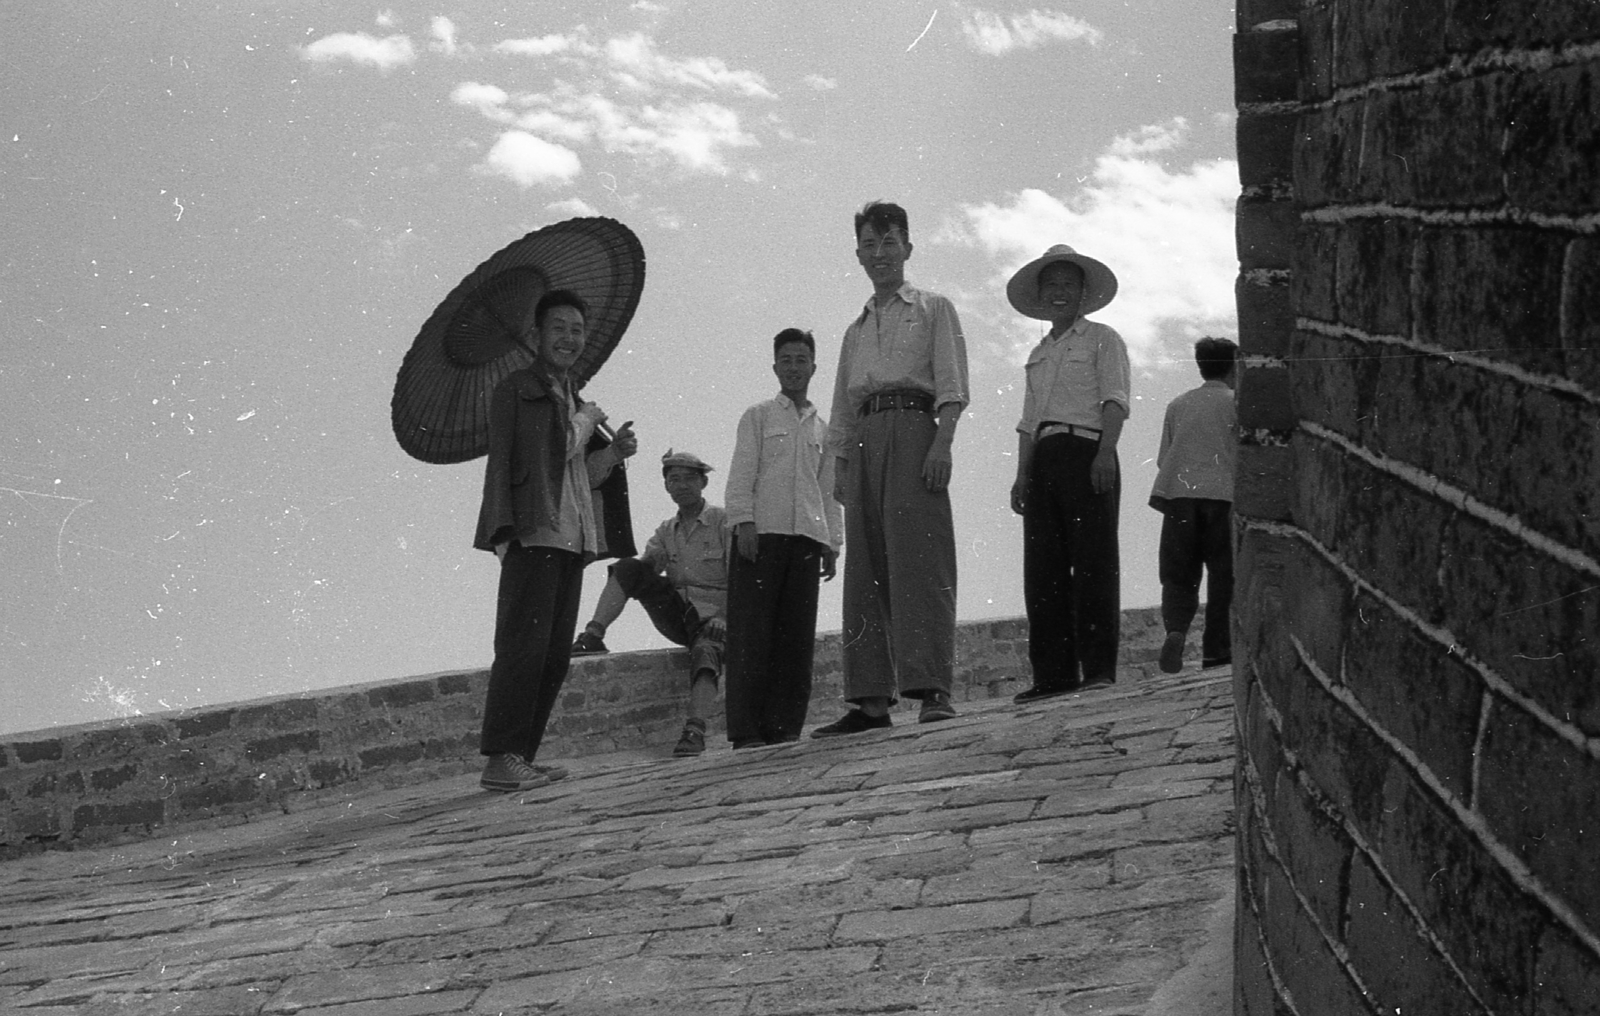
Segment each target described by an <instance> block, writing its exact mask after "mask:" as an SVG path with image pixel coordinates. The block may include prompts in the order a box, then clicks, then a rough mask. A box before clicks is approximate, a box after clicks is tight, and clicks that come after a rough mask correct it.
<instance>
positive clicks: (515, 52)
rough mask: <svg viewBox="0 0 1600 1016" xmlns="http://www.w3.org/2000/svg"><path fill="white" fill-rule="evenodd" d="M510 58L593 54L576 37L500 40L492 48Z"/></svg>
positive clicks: (550, 36) (561, 36) (587, 46)
mask: <svg viewBox="0 0 1600 1016" xmlns="http://www.w3.org/2000/svg"><path fill="white" fill-rule="evenodd" d="M492 48H493V49H494V51H495V52H496V53H506V54H509V55H511V56H553V55H555V54H557V53H566V52H570V51H574V50H576V51H579V52H583V51H586V50H587V51H588V52H593V51H594V47H593V46H592V45H589V44H588V43H587V42H585V41H584V40H583V39H582V38H581V37H579V36H576V35H541V36H538V37H536V38H531V39H502V40H501V41H499V42H497V43H495V44H494V46H493V47H492Z"/></svg>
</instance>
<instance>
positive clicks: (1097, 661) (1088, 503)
mask: <svg viewBox="0 0 1600 1016" xmlns="http://www.w3.org/2000/svg"><path fill="white" fill-rule="evenodd" d="M1068 440H1069V441H1073V442H1074V443H1075V445H1076V447H1074V449H1073V454H1074V455H1075V456H1079V457H1085V458H1087V460H1088V462H1089V463H1090V464H1092V463H1093V462H1094V457H1095V455H1096V454H1097V453H1098V451H1099V448H1098V446H1097V445H1096V444H1094V443H1092V442H1089V441H1085V440H1083V439H1081V438H1075V437H1069V438H1068ZM1069 495H1070V496H1071V498H1072V516H1073V519H1074V525H1073V527H1072V539H1073V548H1072V562H1073V590H1072V592H1073V598H1074V601H1075V603H1074V607H1075V611H1074V612H1075V614H1076V616H1077V620H1078V632H1077V639H1078V665H1079V666H1080V667H1082V669H1083V680H1084V682H1085V683H1088V682H1091V681H1093V682H1101V681H1105V682H1111V681H1115V680H1116V679H1117V648H1118V642H1119V641H1120V639H1121V635H1122V564H1121V555H1120V552H1119V549H1118V546H1117V515H1118V512H1119V511H1120V509H1121V505H1122V473H1121V470H1120V468H1119V469H1118V472H1117V476H1116V480H1115V481H1114V482H1113V484H1112V487H1111V489H1110V490H1108V491H1106V492H1104V493H1099V494H1097V493H1095V490H1094V486H1093V484H1092V483H1091V482H1090V481H1089V480H1087V479H1085V480H1084V482H1083V483H1081V484H1078V485H1075V486H1074V488H1073V489H1072V490H1071V491H1070V492H1069Z"/></svg>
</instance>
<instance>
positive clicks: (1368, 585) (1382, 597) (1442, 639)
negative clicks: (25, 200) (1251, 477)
mask: <svg viewBox="0 0 1600 1016" xmlns="http://www.w3.org/2000/svg"><path fill="white" fill-rule="evenodd" d="M1245 528H1246V529H1254V530H1258V531H1260V532H1264V533H1268V534H1270V535H1272V536H1279V537H1284V538H1286V539H1294V540H1299V541H1301V542H1302V543H1304V544H1305V545H1306V546H1308V547H1310V548H1311V549H1312V550H1314V551H1316V553H1317V554H1318V555H1319V556H1320V557H1322V559H1323V560H1325V561H1327V562H1328V564H1330V565H1332V566H1333V567H1334V568H1335V569H1336V570H1338V571H1339V572H1340V573H1341V574H1342V575H1344V577H1345V580H1346V581H1348V582H1349V583H1350V584H1351V585H1353V586H1355V587H1356V588H1357V589H1359V590H1360V591H1362V592H1364V593H1367V594H1368V595H1370V596H1371V597H1372V598H1373V599H1375V600H1377V601H1378V602H1379V603H1382V604H1383V605H1384V606H1385V607H1387V608H1389V610H1391V611H1393V612H1394V613H1395V614H1396V615H1398V616H1399V617H1400V618H1401V619H1402V620H1404V621H1405V622H1406V623H1408V624H1410V625H1411V626H1412V627H1413V628H1415V629H1416V630H1417V631H1419V632H1421V633H1422V634H1423V635H1426V636H1427V637H1428V638H1430V639H1433V640H1434V641H1435V642H1438V643H1439V644H1440V645H1442V646H1444V647H1445V649H1446V650H1447V651H1449V652H1450V653H1452V654H1453V655H1454V656H1455V657H1456V658H1457V659H1458V660H1460V661H1461V664H1462V666H1464V667H1466V668H1467V669H1468V670H1471V671H1472V672H1473V673H1475V674H1477V675H1478V678H1479V679H1480V680H1481V681H1483V683H1484V684H1485V685H1486V686H1487V687H1488V688H1490V689H1491V690H1493V691H1494V693H1495V694H1497V695H1499V696H1500V697H1501V698H1503V699H1505V700H1506V701H1508V702H1511V703H1512V704H1514V705H1516V706H1517V707H1518V708H1520V709H1522V710H1523V711H1524V712H1526V713H1527V714H1528V715H1529V716H1532V717H1533V718H1534V719H1536V720H1538V721H1539V722H1540V723H1542V724H1544V725H1545V726H1546V727H1548V728H1549V729H1550V731H1551V732H1552V733H1554V734H1555V735H1556V736H1557V737H1559V738H1561V739H1562V740H1563V741H1565V742H1567V743H1568V744H1570V745H1572V746H1573V747H1574V748H1576V749H1578V750H1579V751H1581V752H1584V753H1585V754H1587V755H1588V756H1589V757H1590V758H1592V759H1595V760H1597V761H1600V738H1592V737H1589V736H1588V735H1587V734H1585V733H1584V732H1583V731H1582V730H1579V729H1578V728H1577V727H1576V726H1575V725H1573V724H1570V723H1567V722H1566V721H1564V720H1561V719H1559V718H1557V717H1556V715H1555V714H1554V713H1552V712H1550V711H1549V710H1548V709H1546V708H1545V707H1544V706H1542V705H1540V704H1539V703H1538V702H1535V701H1534V700H1533V699H1531V698H1529V697H1528V696H1527V695H1525V694H1523V693H1522V692H1520V691H1518V690H1517V689H1516V688H1514V687H1512V686H1511V683H1510V682H1509V681H1507V680H1506V679H1505V678H1503V677H1501V676H1500V675H1499V673H1497V672H1496V671H1495V670H1494V668H1492V667H1490V666H1489V665H1488V664H1486V663H1484V662H1483V661H1482V660H1479V659H1478V658H1476V657H1475V656H1473V655H1472V654H1470V653H1468V652H1467V651H1466V649H1465V648H1464V647H1463V646H1462V645H1461V644H1460V643H1459V642H1457V641H1456V637H1455V635H1454V634H1452V633H1451V632H1449V631H1447V630H1446V629H1444V628H1439V627H1436V626H1435V625H1432V624H1429V623H1428V622H1427V621H1425V620H1423V618H1422V617H1421V615H1419V614H1418V613H1417V612H1416V611H1414V610H1412V609H1411V608H1410V607H1407V606H1406V605H1405V604H1403V603H1401V602H1400V601H1399V600H1396V599H1395V598H1394V597H1392V596H1390V595H1389V594H1388V593H1386V592H1384V591H1383V590H1382V589H1379V588H1378V587H1377V586H1376V585H1374V584H1373V583H1372V582H1370V581H1368V580H1367V579H1366V578H1364V577H1363V576H1362V575H1361V574H1360V573H1358V572H1357V571H1356V570H1355V569H1354V568H1352V567H1350V566H1349V565H1348V564H1346V563H1345V562H1344V561H1343V560H1341V559H1340V558H1339V557H1337V556H1336V555H1335V554H1334V553H1333V551H1331V550H1329V549H1328V548H1327V547H1325V546H1323V545H1322V543H1321V542H1320V541H1319V540H1318V539H1317V538H1316V537H1314V536H1312V535H1311V534H1310V533H1308V532H1306V531H1305V530H1304V529H1301V528H1300V527H1298V526H1291V525H1287V524H1285V523H1282V522H1272V521H1268V520H1265V519H1246V520H1245Z"/></svg>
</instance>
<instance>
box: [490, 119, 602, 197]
mask: <svg viewBox="0 0 1600 1016" xmlns="http://www.w3.org/2000/svg"><path fill="white" fill-rule="evenodd" d="M582 169H583V166H582V164H581V163H580V162H579V161H578V153H576V152H574V151H573V150H572V149H570V148H563V147H562V146H561V145H553V144H551V143H550V142H548V141H546V140H544V139H543V138H539V137H535V136H534V135H532V134H529V133H527V132H526V131H506V132H505V133H504V134H501V135H500V138H499V140H497V141H496V142H495V143H494V146H493V147H491V148H490V149H489V153H488V154H487V155H485V156H484V157H483V162H482V163H481V164H480V165H479V167H478V171H479V172H482V173H487V174H489V175H492V176H503V177H505V178H506V179H508V180H510V181H512V182H513V183H515V184H516V185H517V186H519V187H521V188H523V189H524V190H526V189H527V188H529V187H533V186H535V185H543V186H557V185H560V184H564V183H567V182H569V181H570V180H572V179H573V178H574V177H576V176H577V175H578V174H579V173H580V172H581V171H582Z"/></svg>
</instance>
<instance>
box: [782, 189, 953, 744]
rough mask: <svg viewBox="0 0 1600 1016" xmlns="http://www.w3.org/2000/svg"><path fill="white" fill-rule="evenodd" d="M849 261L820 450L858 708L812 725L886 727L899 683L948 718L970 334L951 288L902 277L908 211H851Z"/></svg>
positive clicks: (847, 666) (831, 732)
mask: <svg viewBox="0 0 1600 1016" xmlns="http://www.w3.org/2000/svg"><path fill="white" fill-rule="evenodd" d="M855 238H856V263H857V264H859V265H860V266H861V269H862V271H864V272H866V274H867V278H868V279H869V280H870V281H871V282H872V297H871V298H870V299H868V300H867V302H866V306H864V307H863V308H862V309H861V313H860V314H859V315H858V316H857V317H856V319H855V320H854V321H853V322H851V324H850V326H849V328H847V329H846V330H845V334H844V341H843V343H842V344H841V346H840V350H839V370H838V373H837V374H835V376H834V384H833V410H832V414H831V416H830V418H829V423H828V452H829V453H830V454H832V455H833V456H835V459H836V478H835V481H834V483H835V487H834V495H835V497H836V498H837V499H838V500H839V502H840V503H841V504H843V505H844V512H845V523H844V528H845V536H846V538H847V540H848V542H849V545H850V553H849V554H848V555H846V557H845V564H844V695H845V698H846V700H848V701H849V702H851V703H852V704H853V705H854V706H855V708H854V709H851V710H850V711H849V712H847V713H846V714H845V715H844V717H843V718H842V719H840V720H838V721H837V722H835V723H830V724H828V725H827V726H824V727H819V728H817V729H816V730H814V731H812V736H813V737H833V736H838V735H842V734H856V733H860V732H862V731H866V730H876V729H881V728H884V727H888V726H889V725H890V720H889V707H890V706H891V705H893V704H894V702H895V699H896V696H897V694H898V695H904V696H905V697H906V698H914V699H921V700H922V708H921V710H920V712H919V715H918V719H919V721H920V722H923V723H931V722H934V721H936V720H946V719H949V718H951V717H953V716H954V715H955V714H956V712H955V709H954V707H953V706H951V704H950V689H951V684H952V681H953V678H954V667H955V626H956V548H955V526H954V523H953V521H952V519H951V513H950V472H951V465H950V446H951V443H952V441H953V440H954V438H955V432H956V423H957V421H959V420H960V419H961V413H962V411H963V410H964V409H965V408H966V406H967V346H966V340H965V339H964V338H963V337H962V334H961V322H960V320H959V319H958V318H957V317H956V309H955V307H954V306H953V305H952V304H951V303H950V301H949V300H947V299H945V298H944V297H942V296H940V295H939V294H937V293H930V292H928V291H926V290H921V289H917V288H916V287H915V286H912V285H911V284H909V283H907V282H906V276H905V265H906V261H907V260H909V259H910V257H911V252H912V247H911V232H910V227H909V226H908V225H907V220H906V213H905V209H903V208H901V207H900V206H899V205H895V204H890V203H888V202H882V201H874V202H872V203H871V204H868V205H867V206H866V207H865V208H863V209H862V210H861V211H860V212H858V213H856V216H855Z"/></svg>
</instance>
